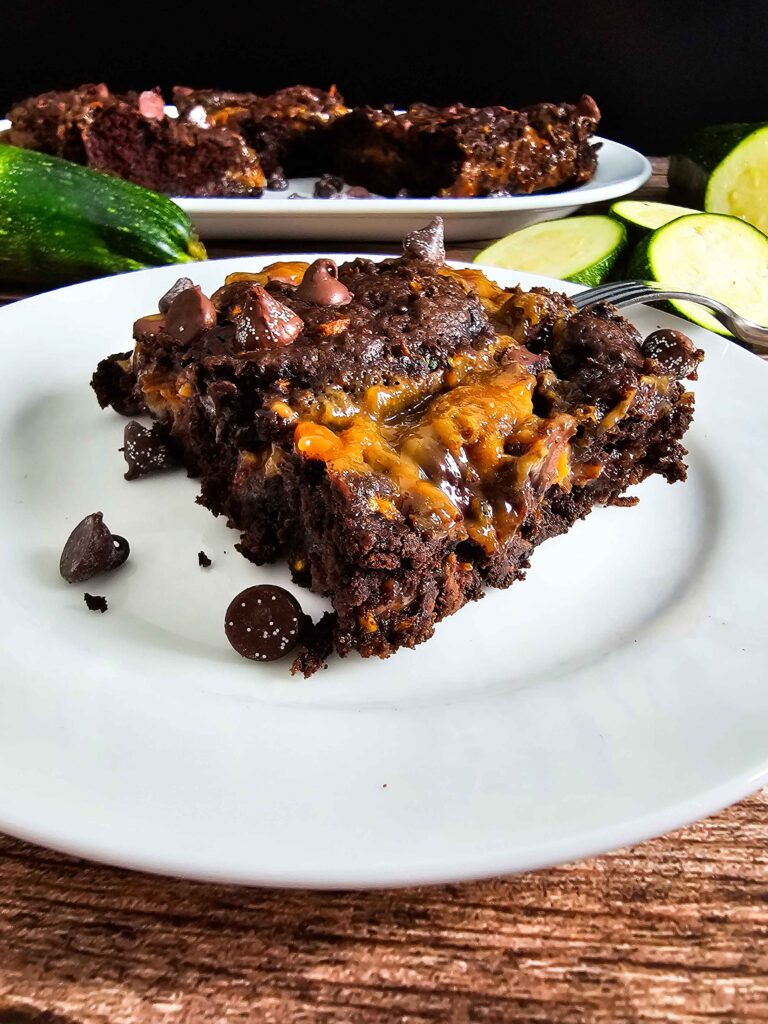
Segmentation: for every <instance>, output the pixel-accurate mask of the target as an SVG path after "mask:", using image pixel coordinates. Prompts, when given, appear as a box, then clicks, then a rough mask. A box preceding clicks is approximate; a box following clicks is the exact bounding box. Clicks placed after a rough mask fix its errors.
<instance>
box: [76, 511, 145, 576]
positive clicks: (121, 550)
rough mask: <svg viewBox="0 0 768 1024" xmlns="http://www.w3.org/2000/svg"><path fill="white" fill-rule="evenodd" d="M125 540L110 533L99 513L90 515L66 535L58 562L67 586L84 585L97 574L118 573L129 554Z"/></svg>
mask: <svg viewBox="0 0 768 1024" xmlns="http://www.w3.org/2000/svg"><path fill="white" fill-rule="evenodd" d="M130 550H131V549H130V547H129V545H128V541H127V540H126V539H125V537H119V536H118V535H117V534H112V533H110V531H109V529H108V527H107V526H106V524H105V522H104V517H103V515H102V513H101V512H93V513H92V514H91V515H89V516H86V517H85V519H83V520H82V522H80V523H78V524H77V526H76V527H75V528H74V530H73V531H72V533H71V534H70V535H69V538H68V540H67V543H66V544H65V545H64V550H63V551H62V553H61V559H60V561H59V572H60V573H61V575H62V576H63V578H64V579H65V580H66V581H67V583H83V582H84V581H85V580H89V579H90V578H91V576H96V575H97V573H100V572H106V571H107V570H108V569H117V568H118V566H121V565H122V564H123V562H124V561H125V560H126V558H127V557H128V555H129V554H130Z"/></svg>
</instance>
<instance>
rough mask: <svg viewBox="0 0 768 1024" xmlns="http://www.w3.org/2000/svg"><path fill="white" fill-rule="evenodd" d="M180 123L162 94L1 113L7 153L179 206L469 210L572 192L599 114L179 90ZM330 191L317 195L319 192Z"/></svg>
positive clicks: (593, 148)
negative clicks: (404, 204) (247, 200)
mask: <svg viewBox="0 0 768 1024" xmlns="http://www.w3.org/2000/svg"><path fill="white" fill-rule="evenodd" d="M173 101H174V104H175V105H176V108H177V113H178V117H172V116H169V115H168V113H167V112H166V108H165V103H164V99H163V96H162V95H161V94H160V92H159V90H157V89H151V90H146V91H144V92H128V93H124V94H119V95H118V94H114V93H112V92H110V91H109V89H108V88H107V86H106V85H104V84H103V83H102V84H98V85H83V86H81V87H80V88H78V89H72V90H68V91H63V92H49V93H43V94H42V95H40V96H35V97H32V98H30V99H27V100H24V101H23V102H21V103H18V104H17V105H16V106H15V107H13V109H12V110H11V111H10V112H9V114H8V118H9V120H10V122H11V127H10V129H9V130H8V131H7V133H6V141H8V142H11V143H12V144H14V145H17V146H26V147H28V148H31V149H38V150H41V151H43V152H46V153H52V154H54V155H56V156H63V157H66V158H67V159H69V160H74V161H76V162H78V163H85V164H87V165H88V166H90V167H93V168H95V169H97V170H101V171H106V172H108V173H111V174H116V175H118V176H119V177H123V178H127V179H128V180H130V181H134V182H136V183H137V184H139V185H144V186H146V187H148V188H153V189H155V190H157V191H160V192H167V193H170V194H171V195H179V196H251V197H258V196H260V195H261V194H262V191H263V190H264V189H265V187H266V188H274V189H279V190H283V189H285V188H286V187H287V180H286V179H287V178H289V177H304V176H311V177H318V178H320V181H321V187H320V189H319V190H316V192H315V195H316V196H318V197H320V198H335V197H337V196H338V195H339V193H340V191H341V190H342V185H343V183H346V184H347V185H349V186H352V189H353V191H352V192H348V193H347V194H349V195H351V196H353V197H355V198H361V197H365V196H367V195H368V193H377V194H380V195H383V196H396V195H405V196H409V197H429V196H439V197H453V198H471V197H476V196H478V197H479V196H488V195H516V194H526V193H531V192H536V191H540V190H544V189H557V188H572V187H574V186H576V185H579V184H582V183H583V182H586V181H589V180H590V179H591V178H592V177H593V175H594V173H595V168H596V166H597V151H598V148H599V147H598V145H596V144H595V143H594V141H593V135H594V132H595V129H596V127H597V123H598V121H599V119H600V112H599V110H598V109H597V106H596V104H595V102H594V101H593V100H592V99H591V98H590V97H589V96H583V97H582V98H581V100H580V101H579V102H578V103H577V104H575V105H572V104H567V103H564V104H559V105H558V104H551V103H542V104H538V105H537V106H534V107H529V108H525V109H521V110H514V109H511V108H509V107H505V106H492V107H466V106H464V105H462V104H460V103H457V104H453V105H451V106H447V107H433V106H428V105H427V104H424V103H414V104H412V105H411V106H409V107H408V109H407V110H405V111H397V110H395V109H394V108H392V107H384V108H382V109H374V108H372V107H357V108H353V107H348V106H347V105H346V104H345V101H344V99H343V97H342V96H341V95H340V94H339V92H338V91H337V90H336V88H335V87H334V86H332V87H331V88H330V89H327V90H326V89H318V88H314V87H311V86H305V85H296V86H290V87H288V88H286V89H280V90H278V91H277V92H275V93H272V94H270V95H268V96H260V95H257V94H255V93H250V92H228V91H225V90H220V89H192V88H189V87H186V86H177V87H176V88H175V89H174V90H173ZM326 180H327V181H334V182H336V181H338V187H333V188H330V189H329V188H325V189H324V188H323V187H322V183H323V182H324V181H326Z"/></svg>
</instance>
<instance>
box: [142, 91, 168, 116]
mask: <svg viewBox="0 0 768 1024" xmlns="http://www.w3.org/2000/svg"><path fill="white" fill-rule="evenodd" d="M139 113H140V114H141V115H142V116H143V117H148V118H151V119H153V120H157V121H159V120H161V119H162V118H163V117H165V104H164V103H163V97H162V96H161V95H160V93H159V92H156V91H155V90H154V89H148V90H147V91H146V92H142V93H139Z"/></svg>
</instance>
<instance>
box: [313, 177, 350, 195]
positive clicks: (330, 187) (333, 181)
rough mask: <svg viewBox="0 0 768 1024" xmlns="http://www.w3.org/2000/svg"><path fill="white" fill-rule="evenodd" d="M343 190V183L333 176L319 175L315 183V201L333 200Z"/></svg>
mask: <svg viewBox="0 0 768 1024" xmlns="http://www.w3.org/2000/svg"><path fill="white" fill-rule="evenodd" d="M343 188H344V182H343V181H342V179H341V178H339V177H338V176H337V175H335V174H321V175H320V177H319V178H318V179H317V181H316V182H315V187H314V196H315V199H333V198H334V197H335V196H337V195H338V194H339V192H341V190H342V189H343Z"/></svg>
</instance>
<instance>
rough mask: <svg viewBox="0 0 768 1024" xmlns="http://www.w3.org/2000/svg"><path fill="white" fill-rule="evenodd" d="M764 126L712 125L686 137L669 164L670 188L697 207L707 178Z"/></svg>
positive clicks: (702, 199) (700, 203)
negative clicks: (733, 151)
mask: <svg viewBox="0 0 768 1024" xmlns="http://www.w3.org/2000/svg"><path fill="white" fill-rule="evenodd" d="M759 128H765V124H715V125H710V126H709V127H708V128H701V129H700V130H699V131H697V132H694V133H693V134H692V135H689V136H688V138H687V139H686V140H685V141H684V142H683V144H682V145H681V146H680V148H679V150H678V151H677V152H676V153H673V154H672V156H671V157H670V160H669V172H668V175H667V179H668V181H669V184H670V186H671V187H672V188H673V189H675V190H676V191H677V192H678V193H679V194H681V195H684V196H686V197H687V199H688V201H689V202H692V203H693V204H694V205H698V206H701V205H703V202H704V195H705V193H706V190H707V182H708V181H709V177H710V175H711V174H712V172H713V171H714V169H715V168H716V167H717V165H718V164H719V163H721V162H722V161H723V160H724V159H725V158H726V157H727V156H728V154H729V153H730V152H731V151H732V150H733V149H735V148H736V146H738V144H739V143H740V142H743V141H744V139H746V138H747V137H748V136H750V135H751V134H752V133H753V132H756V131H757V130H758V129H759Z"/></svg>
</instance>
